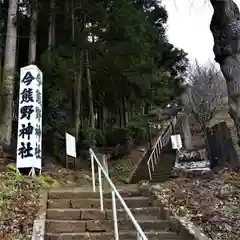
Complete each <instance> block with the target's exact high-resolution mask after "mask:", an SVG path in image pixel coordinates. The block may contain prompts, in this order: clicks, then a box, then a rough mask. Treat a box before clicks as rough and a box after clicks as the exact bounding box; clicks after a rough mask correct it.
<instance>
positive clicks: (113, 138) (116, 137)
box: [106, 128, 132, 146]
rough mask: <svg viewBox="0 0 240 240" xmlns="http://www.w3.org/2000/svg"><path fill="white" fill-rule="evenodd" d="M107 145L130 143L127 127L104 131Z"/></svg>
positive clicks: (129, 133) (129, 132)
mask: <svg viewBox="0 0 240 240" xmlns="http://www.w3.org/2000/svg"><path fill="white" fill-rule="evenodd" d="M106 142H107V146H117V145H118V144H119V145H128V146H129V145H131V144H132V134H131V131H130V129H129V128H112V129H111V130H110V131H108V132H107V133H106Z"/></svg>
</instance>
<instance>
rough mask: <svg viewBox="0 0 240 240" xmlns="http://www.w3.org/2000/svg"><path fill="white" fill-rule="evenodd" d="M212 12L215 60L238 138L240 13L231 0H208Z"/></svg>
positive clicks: (239, 110) (239, 112)
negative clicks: (218, 66) (221, 74)
mask: <svg viewBox="0 0 240 240" xmlns="http://www.w3.org/2000/svg"><path fill="white" fill-rule="evenodd" d="M210 2H211V4H212V6H213V9H214V13H213V16H212V20H211V24H210V30H211V32H212V34H213V38H214V47H213V51H214V54H215V60H216V62H218V63H219V64H220V68H221V71H222V73H223V75H224V77H225V79H226V82H227V89H228V99H229V114H230V115H231V117H232V118H233V120H234V123H235V126H236V128H237V134H238V139H240V21H239V19H240V13H239V9H238V6H237V4H236V3H235V2H234V1H233V0H222V1H219V0H210Z"/></svg>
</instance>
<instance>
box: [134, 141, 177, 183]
mask: <svg viewBox="0 0 240 240" xmlns="http://www.w3.org/2000/svg"><path fill="white" fill-rule="evenodd" d="M150 154H151V151H150ZM150 154H146V159H143V161H142V162H141V164H140V165H139V166H138V169H137V171H136V172H135V173H134V175H133V176H132V178H131V180H130V183H132V184H135V183H138V182H139V181H142V180H149V172H148V166H147V160H148V158H149V156H150ZM175 160H176V153H175V151H174V150H172V146H171V142H169V143H168V144H167V146H166V147H165V148H164V149H163V151H162V154H161V156H160V159H158V162H157V164H156V165H155V171H154V172H152V180H151V182H153V183H156V182H164V181H166V180H168V179H169V178H170V177H171V173H172V169H173V167H174V164H175Z"/></svg>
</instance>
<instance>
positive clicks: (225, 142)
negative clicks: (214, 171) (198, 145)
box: [208, 122, 240, 168]
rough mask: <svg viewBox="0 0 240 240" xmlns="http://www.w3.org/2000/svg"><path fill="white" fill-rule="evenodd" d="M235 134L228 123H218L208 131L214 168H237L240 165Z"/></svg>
mask: <svg viewBox="0 0 240 240" xmlns="http://www.w3.org/2000/svg"><path fill="white" fill-rule="evenodd" d="M233 133H234V132H233V131H231V128H229V127H228V126H227V123H226V122H220V123H217V124H215V125H214V126H212V127H211V128H209V129H208V144H209V148H210V158H211V162H212V168H215V167H217V166H230V167H231V168H236V167H238V166H239V165H240V161H239V157H238V154H237V150H236V148H237V146H236V143H235V142H234V141H236V139H235V138H234V137H233Z"/></svg>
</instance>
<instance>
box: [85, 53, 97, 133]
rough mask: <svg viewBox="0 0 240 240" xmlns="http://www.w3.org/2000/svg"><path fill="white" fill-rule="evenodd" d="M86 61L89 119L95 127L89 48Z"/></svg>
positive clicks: (92, 126) (91, 125)
mask: <svg viewBox="0 0 240 240" xmlns="http://www.w3.org/2000/svg"><path fill="white" fill-rule="evenodd" d="M85 63H86V75H87V86H88V102H89V115H90V116H89V117H90V118H89V120H90V127H91V128H94V127H95V118H94V108H93V96H92V83H91V74H90V68H89V50H88V49H86V50H85Z"/></svg>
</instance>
